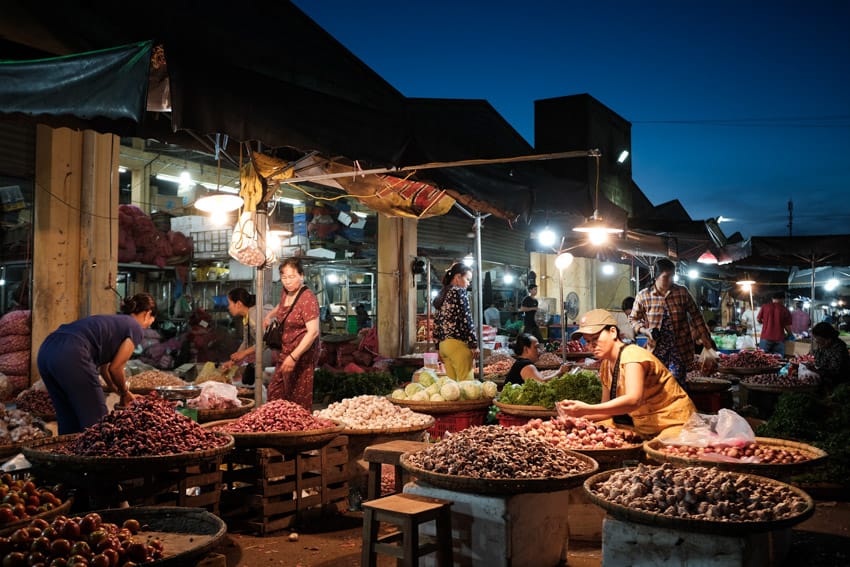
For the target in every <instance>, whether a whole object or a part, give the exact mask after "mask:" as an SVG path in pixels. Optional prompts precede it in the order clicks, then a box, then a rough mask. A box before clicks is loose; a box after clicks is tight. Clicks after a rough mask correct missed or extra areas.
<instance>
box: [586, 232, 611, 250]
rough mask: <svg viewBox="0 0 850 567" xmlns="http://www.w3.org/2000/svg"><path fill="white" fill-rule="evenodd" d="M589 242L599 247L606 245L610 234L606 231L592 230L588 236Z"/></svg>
mask: <svg viewBox="0 0 850 567" xmlns="http://www.w3.org/2000/svg"><path fill="white" fill-rule="evenodd" d="M587 238H588V240H590V243H591V244H593V245H594V246H599V245H600V244H604V243H605V241H606V240H608V233H607V232H605V231H604V230H592V231H590V232H589V233H588V235H587Z"/></svg>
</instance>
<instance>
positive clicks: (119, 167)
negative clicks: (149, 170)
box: [118, 165, 127, 173]
mask: <svg viewBox="0 0 850 567" xmlns="http://www.w3.org/2000/svg"><path fill="white" fill-rule="evenodd" d="M118 173H127V168H126V167H124V166H123V165H119V166H118Z"/></svg>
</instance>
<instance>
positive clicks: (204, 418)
mask: <svg viewBox="0 0 850 567" xmlns="http://www.w3.org/2000/svg"><path fill="white" fill-rule="evenodd" d="M239 401H240V402H242V405H241V406H239V407H237V408H222V409H199V410H198V423H206V422H208V421H219V420H222V419H235V418H237V417H240V416H243V415H245V414H246V413H248V412H249V411H251V410H252V409H254V400H252V399H249V398H239Z"/></svg>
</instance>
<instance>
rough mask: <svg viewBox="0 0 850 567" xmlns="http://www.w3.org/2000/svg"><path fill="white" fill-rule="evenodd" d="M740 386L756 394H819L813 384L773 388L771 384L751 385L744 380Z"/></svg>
mask: <svg viewBox="0 0 850 567" xmlns="http://www.w3.org/2000/svg"><path fill="white" fill-rule="evenodd" d="M738 384H739V385H740V386H741V387H743V388H746V389H747V390H753V391H754V392H770V393H772V394H784V393H785V392H794V393H797V392H817V391H818V389H819V387H818V386H816V385H813V384H800V385H799V386H773V385H771V384H750V383H749V382H747V380H746V379H742V380H741V381H740V382H738Z"/></svg>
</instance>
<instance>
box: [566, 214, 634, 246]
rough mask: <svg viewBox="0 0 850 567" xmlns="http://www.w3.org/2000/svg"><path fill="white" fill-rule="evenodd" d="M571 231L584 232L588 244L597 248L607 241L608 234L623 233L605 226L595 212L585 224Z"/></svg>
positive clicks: (618, 229) (621, 230)
mask: <svg viewBox="0 0 850 567" xmlns="http://www.w3.org/2000/svg"><path fill="white" fill-rule="evenodd" d="M573 230H574V231H575V232H586V233H587V237H588V239H589V240H590V243H591V244H593V245H595V246H599V245H600V244H602V243H603V242H605V241H606V240H608V235H609V234H620V233H621V232H623V229H622V228H616V227H613V226H608V225H607V224H605V221H603V220H602V217H600V216H599V215H598V214H597V212H596V211H594V212H593V216H592V217H590V218H589V219H587V221H586V222H583V223H582V224H580V225H578V226H576V227H573Z"/></svg>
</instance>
